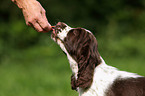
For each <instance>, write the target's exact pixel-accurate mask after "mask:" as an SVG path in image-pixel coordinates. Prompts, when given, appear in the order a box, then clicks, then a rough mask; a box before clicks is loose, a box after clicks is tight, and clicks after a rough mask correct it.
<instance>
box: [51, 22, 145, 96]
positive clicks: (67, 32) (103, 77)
mask: <svg viewBox="0 0 145 96" xmlns="http://www.w3.org/2000/svg"><path fill="white" fill-rule="evenodd" d="M51 37H52V39H53V40H54V41H55V42H56V43H57V44H58V45H59V46H60V47H61V49H62V50H63V51H64V53H65V54H66V55H67V58H68V60H69V63H70V67H71V69H72V72H73V74H72V76H71V86H72V89H73V90H77V91H78V92H79V96H145V77H143V76H140V75H137V74H134V73H129V72H125V71H119V70H118V69H116V68H114V67H112V66H109V65H107V64H106V63H105V61H104V60H103V58H102V57H101V56H100V54H99V52H98V49H97V46H98V43H97V40H96V38H95V36H94V35H93V34H92V33H91V32H90V31H89V30H86V29H84V28H71V27H69V26H68V25H66V24H65V23H62V22H58V24H57V25H56V26H55V27H54V29H53V32H52V35H51Z"/></svg>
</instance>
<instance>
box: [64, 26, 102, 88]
mask: <svg viewBox="0 0 145 96" xmlns="http://www.w3.org/2000/svg"><path fill="white" fill-rule="evenodd" d="M64 45H65V47H66V49H67V51H68V53H69V54H70V55H71V56H72V57H73V59H74V60H75V61H76V62H77V63H78V78H77V80H76V81H75V79H72V82H73V84H72V87H73V88H76V87H81V88H83V89H87V88H89V87H90V86H91V84H92V81H93V74H94V69H95V67H96V66H97V65H98V64H100V63H101V60H100V54H99V52H98V49H97V40H96V38H95V37H94V36H93V34H91V33H89V32H87V31H86V30H85V29H83V28H75V29H73V30H71V31H70V32H69V33H68V35H67V38H65V43H64Z"/></svg>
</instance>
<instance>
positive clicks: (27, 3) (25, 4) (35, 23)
mask: <svg viewBox="0 0 145 96" xmlns="http://www.w3.org/2000/svg"><path fill="white" fill-rule="evenodd" d="M15 3H16V4H17V5H18V7H19V8H21V9H22V12H23V15H24V18H25V21H26V24H27V25H28V26H31V27H33V28H34V29H35V30H36V31H38V32H48V31H50V30H52V28H51V25H50V24H49V23H48V20H47V18H46V14H45V13H46V12H45V9H44V8H43V7H42V6H41V4H40V3H39V2H38V1H36V0H16V2H15Z"/></svg>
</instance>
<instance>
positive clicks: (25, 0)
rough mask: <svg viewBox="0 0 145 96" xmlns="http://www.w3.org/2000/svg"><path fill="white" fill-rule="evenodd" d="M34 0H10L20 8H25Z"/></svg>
mask: <svg viewBox="0 0 145 96" xmlns="http://www.w3.org/2000/svg"><path fill="white" fill-rule="evenodd" d="M34 1H36V0H12V2H14V3H15V4H16V5H17V6H18V7H19V8H20V9H25V8H27V6H29V5H31V3H33V2H34Z"/></svg>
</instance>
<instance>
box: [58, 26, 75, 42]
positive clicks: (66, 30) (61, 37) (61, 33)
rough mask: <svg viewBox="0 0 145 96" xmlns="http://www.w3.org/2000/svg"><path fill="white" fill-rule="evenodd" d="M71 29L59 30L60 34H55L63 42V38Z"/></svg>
mask: <svg viewBox="0 0 145 96" xmlns="http://www.w3.org/2000/svg"><path fill="white" fill-rule="evenodd" d="M71 29H72V28H71V27H69V26H67V27H66V28H65V29H63V30H61V32H59V33H58V34H57V36H58V37H59V38H60V39H61V40H64V38H65V37H66V36H67V33H68V32H69V30H71Z"/></svg>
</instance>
